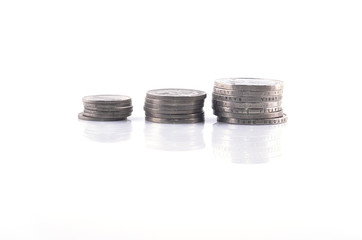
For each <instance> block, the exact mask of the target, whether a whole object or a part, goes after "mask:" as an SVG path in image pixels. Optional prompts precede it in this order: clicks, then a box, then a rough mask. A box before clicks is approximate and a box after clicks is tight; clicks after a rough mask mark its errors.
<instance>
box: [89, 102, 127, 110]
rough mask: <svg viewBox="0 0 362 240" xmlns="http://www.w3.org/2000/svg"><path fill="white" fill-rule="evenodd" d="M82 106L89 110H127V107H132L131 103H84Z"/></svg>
mask: <svg viewBox="0 0 362 240" xmlns="http://www.w3.org/2000/svg"><path fill="white" fill-rule="evenodd" d="M83 105H84V108H86V109H89V110H99V111H127V110H128V109H133V107H132V105H123V106H122V105H121V106H120V105H113V104H112V105H109V104H88V103H84V104H83Z"/></svg>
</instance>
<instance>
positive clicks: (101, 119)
mask: <svg viewBox="0 0 362 240" xmlns="http://www.w3.org/2000/svg"><path fill="white" fill-rule="evenodd" d="M78 118H79V119H80V120H87V121H121V120H126V119H127V118H94V117H87V116H84V115H83V112H81V113H79V114H78Z"/></svg>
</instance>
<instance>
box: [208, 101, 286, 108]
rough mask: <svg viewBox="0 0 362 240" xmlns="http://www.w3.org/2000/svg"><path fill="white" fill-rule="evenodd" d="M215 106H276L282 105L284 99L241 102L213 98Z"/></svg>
mask: <svg viewBox="0 0 362 240" xmlns="http://www.w3.org/2000/svg"><path fill="white" fill-rule="evenodd" d="M212 104H213V106H222V107H230V108H274V107H280V106H281V104H282V101H278V102H259V103H240V102H230V101H220V100H212Z"/></svg>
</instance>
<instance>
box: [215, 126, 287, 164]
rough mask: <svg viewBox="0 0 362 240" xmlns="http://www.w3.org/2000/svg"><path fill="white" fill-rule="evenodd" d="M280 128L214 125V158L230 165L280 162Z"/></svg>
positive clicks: (281, 128) (281, 127)
mask: <svg viewBox="0 0 362 240" xmlns="http://www.w3.org/2000/svg"><path fill="white" fill-rule="evenodd" d="M284 126H285V124H280V125H264V126H255V125H254V126H250V125H234V124H227V123H221V122H217V123H215V124H214V125H213V132H212V146H213V152H214V157H215V158H216V159H220V160H227V161H231V162H233V163H246V164H252V163H267V162H269V161H271V160H276V159H280V157H281V155H282V151H281V138H282V130H283V128H284Z"/></svg>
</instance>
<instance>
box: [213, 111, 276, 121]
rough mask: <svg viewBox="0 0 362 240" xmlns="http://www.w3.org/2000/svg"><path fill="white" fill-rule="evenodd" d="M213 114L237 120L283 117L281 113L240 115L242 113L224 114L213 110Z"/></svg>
mask: <svg viewBox="0 0 362 240" xmlns="http://www.w3.org/2000/svg"><path fill="white" fill-rule="evenodd" d="M214 114H215V115H216V116H218V117H224V118H237V119H255V120H257V119H270V118H278V117H282V116H283V111H279V112H273V113H260V114H242V113H225V112H218V111H215V110H214Z"/></svg>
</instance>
